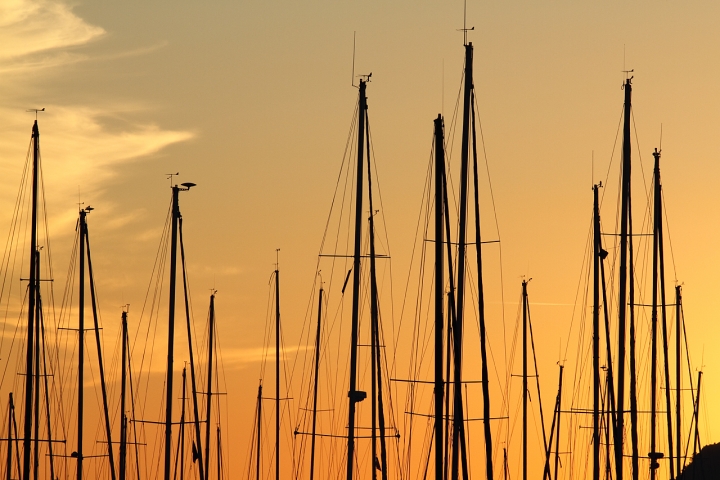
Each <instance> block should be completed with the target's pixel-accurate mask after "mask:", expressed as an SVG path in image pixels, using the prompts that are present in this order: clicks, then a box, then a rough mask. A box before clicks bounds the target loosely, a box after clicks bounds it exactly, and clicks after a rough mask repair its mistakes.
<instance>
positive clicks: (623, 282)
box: [614, 78, 632, 480]
mask: <svg viewBox="0 0 720 480" xmlns="http://www.w3.org/2000/svg"><path fill="white" fill-rule="evenodd" d="M630 81H631V78H628V79H627V80H626V81H625V84H624V90H625V104H624V121H623V144H622V149H623V150H622V188H621V190H622V194H621V207H620V209H621V210H620V217H621V218H620V280H619V284H620V285H619V293H618V385H617V389H618V394H617V404H618V405H617V425H616V429H615V436H614V440H615V470H616V472H615V479H616V480H623V435H624V429H625V419H624V417H625V346H626V343H627V341H626V337H625V334H626V331H627V324H626V314H627V309H628V295H627V290H628V239H629V235H630V232H629V231H628V230H629V228H628V227H629V222H630V175H631V169H630V155H631V145H630V119H631V117H630V115H631V107H632V84H631V83H630ZM631 308H632V307H631Z"/></svg>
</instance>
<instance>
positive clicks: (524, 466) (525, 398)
mask: <svg viewBox="0 0 720 480" xmlns="http://www.w3.org/2000/svg"><path fill="white" fill-rule="evenodd" d="M522 302H523V307H522V309H523V318H522V321H523V327H522V332H523V333H522V342H523V345H522V349H523V373H522V382H523V402H522V478H523V480H527V454H528V451H527V443H528V442H527V435H528V431H527V430H528V429H527V426H528V425H527V417H528V415H527V413H528V412H527V407H528V371H527V367H528V365H527V364H528V358H527V349H528V345H527V340H528V332H527V324H528V320H527V311H528V304H527V280H523V282H522Z"/></svg>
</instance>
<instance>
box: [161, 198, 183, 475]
mask: <svg viewBox="0 0 720 480" xmlns="http://www.w3.org/2000/svg"><path fill="white" fill-rule="evenodd" d="M179 192H180V187H178V186H177V185H174V186H173V187H172V226H171V228H172V233H171V239H170V292H169V297H170V300H169V305H168V348H167V376H166V379H165V390H166V391H165V393H166V395H165V477H164V478H165V480H170V470H171V465H170V463H171V457H172V406H173V388H172V386H173V353H174V349H175V283H176V278H177V236H178V232H177V230H178V220H179V218H180V205H179V204H178V197H179Z"/></svg>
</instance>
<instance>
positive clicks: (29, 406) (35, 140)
mask: <svg viewBox="0 0 720 480" xmlns="http://www.w3.org/2000/svg"><path fill="white" fill-rule="evenodd" d="M32 145H33V169H32V194H31V203H32V210H31V214H30V275H29V278H30V280H29V282H28V324H27V342H26V348H25V350H26V352H25V355H26V356H25V423H24V425H23V473H22V475H23V480H30V458H31V453H32V427H33V381H34V375H33V363H34V358H35V356H34V352H33V342H34V341H35V332H34V330H35V297H36V295H37V289H38V287H39V285H38V278H37V276H36V275H37V272H36V270H37V265H36V262H37V257H36V255H35V250H36V248H37V197H38V173H39V172H38V170H39V167H40V164H39V161H40V158H39V156H40V130H38V124H37V119H36V120H35V123H34V124H33V129H32Z"/></svg>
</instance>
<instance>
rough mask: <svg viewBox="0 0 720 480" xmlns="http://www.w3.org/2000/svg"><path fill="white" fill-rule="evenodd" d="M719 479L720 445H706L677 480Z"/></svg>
mask: <svg viewBox="0 0 720 480" xmlns="http://www.w3.org/2000/svg"><path fill="white" fill-rule="evenodd" d="M711 478H713V479H714V478H720V443H713V444H712V445H707V446H705V447H703V449H702V450H700V453H698V454H697V455H695V458H693V460H692V462H690V464H689V465H688V466H686V467H685V468H684V469H683V471H682V473H680V475H678V477H677V480H709V479H711Z"/></svg>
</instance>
